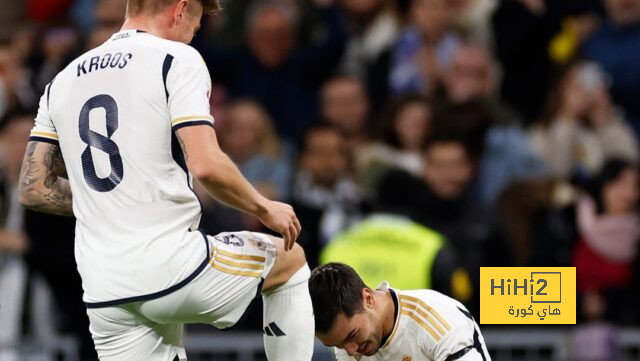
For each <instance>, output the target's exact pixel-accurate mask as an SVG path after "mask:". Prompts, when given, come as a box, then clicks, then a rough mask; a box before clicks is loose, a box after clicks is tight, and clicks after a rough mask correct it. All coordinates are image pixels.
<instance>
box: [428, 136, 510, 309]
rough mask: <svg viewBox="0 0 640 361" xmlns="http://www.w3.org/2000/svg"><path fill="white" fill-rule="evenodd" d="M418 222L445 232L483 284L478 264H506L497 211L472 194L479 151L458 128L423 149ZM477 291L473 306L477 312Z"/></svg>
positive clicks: (476, 281) (507, 254) (475, 280)
mask: <svg viewBox="0 0 640 361" xmlns="http://www.w3.org/2000/svg"><path fill="white" fill-rule="evenodd" d="M423 155H424V162H425V163H424V171H423V174H422V179H423V180H424V183H425V185H426V188H425V191H424V193H423V195H422V196H421V197H418V196H416V198H419V199H420V202H421V203H420V205H421V209H422V213H421V215H420V223H422V224H424V225H426V226H427V227H429V228H431V229H434V230H435V231H437V232H440V233H442V234H443V235H444V236H445V238H446V239H447V240H448V241H449V242H450V243H451V245H452V246H453V248H454V249H455V250H456V252H457V253H458V255H459V257H460V261H461V262H462V264H463V266H464V267H465V268H466V269H467V271H468V272H469V274H470V276H471V280H472V284H475V285H477V284H479V277H480V273H479V271H480V266H508V265H509V264H510V260H511V253H510V248H509V245H508V243H507V241H506V239H505V237H504V235H503V233H502V230H501V228H500V226H499V224H498V221H497V219H496V218H494V215H493V214H492V213H491V212H489V211H488V209H486V208H484V207H482V206H481V205H480V204H478V203H477V202H475V201H474V200H473V194H472V193H473V182H474V179H475V177H476V175H477V173H476V170H477V161H478V159H480V157H481V155H479V154H478V152H477V151H476V150H474V148H472V147H471V146H470V145H469V142H464V141H462V140H461V138H459V136H458V135H456V134H449V133H447V132H443V133H437V131H436V130H434V135H433V136H432V137H431V139H430V140H429V141H428V142H427V144H426V146H425V149H424V153H423ZM478 297H479V294H478V293H477V292H476V293H475V294H474V296H473V300H472V301H471V305H470V306H471V309H470V311H471V312H472V313H474V314H475V315H477V314H478V313H477V312H478V310H479V309H478V302H479V298H478Z"/></svg>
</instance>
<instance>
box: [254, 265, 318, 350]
mask: <svg viewBox="0 0 640 361" xmlns="http://www.w3.org/2000/svg"><path fill="white" fill-rule="evenodd" d="M310 275H311V271H310V270H309V266H308V265H306V264H305V265H304V266H302V267H301V268H300V269H299V270H298V271H297V272H296V273H295V274H294V275H293V276H292V277H291V278H290V279H289V280H288V281H287V282H285V283H284V284H282V285H280V286H278V287H275V288H273V289H270V290H268V291H267V292H263V293H262V301H263V304H264V322H263V327H264V328H263V333H264V348H265V352H266V354H267V359H268V360H269V361H311V357H312V355H313V344H314V333H315V323H314V319H313V307H312V305H311V297H310V296H309V282H308V280H309V276H310Z"/></svg>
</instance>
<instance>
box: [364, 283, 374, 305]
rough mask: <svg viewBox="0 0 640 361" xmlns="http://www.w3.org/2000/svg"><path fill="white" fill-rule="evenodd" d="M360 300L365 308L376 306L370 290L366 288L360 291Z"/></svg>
mask: <svg viewBox="0 0 640 361" xmlns="http://www.w3.org/2000/svg"><path fill="white" fill-rule="evenodd" d="M361 298H362V304H363V305H364V307H366V308H371V307H373V306H374V305H375V304H376V299H375V297H373V291H371V289H369V288H368V287H365V288H363V289H362V294H361Z"/></svg>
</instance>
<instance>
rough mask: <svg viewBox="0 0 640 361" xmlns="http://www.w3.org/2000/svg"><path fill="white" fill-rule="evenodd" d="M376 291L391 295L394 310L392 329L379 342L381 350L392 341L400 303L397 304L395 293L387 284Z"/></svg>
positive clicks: (397, 321) (396, 328) (396, 325)
mask: <svg viewBox="0 0 640 361" xmlns="http://www.w3.org/2000/svg"><path fill="white" fill-rule="evenodd" d="M378 290H381V291H389V293H390V294H391V299H392V300H393V308H394V319H393V328H392V331H391V333H390V334H389V335H387V336H385V337H383V338H382V340H380V343H381V344H382V346H381V347H380V348H381V349H385V348H387V347H389V345H390V344H391V341H392V340H393V336H395V334H396V331H397V330H398V324H399V323H400V322H399V321H400V319H399V318H400V302H398V296H397V295H396V292H395V291H394V290H393V289H392V288H391V287H389V283H388V282H383V283H382V284H381V285H380V286H379V287H378Z"/></svg>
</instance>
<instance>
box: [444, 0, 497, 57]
mask: <svg viewBox="0 0 640 361" xmlns="http://www.w3.org/2000/svg"><path fill="white" fill-rule="evenodd" d="M451 2H452V3H453V9H454V10H453V12H454V14H455V15H454V24H455V26H456V28H458V29H459V31H460V32H461V33H462V35H463V36H464V38H465V39H467V40H469V41H472V42H474V43H477V44H482V45H483V46H485V47H487V48H489V47H490V46H491V45H493V36H492V32H491V30H492V29H491V15H493V12H494V11H495V9H496V7H497V6H498V2H499V0H453V1H451Z"/></svg>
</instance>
